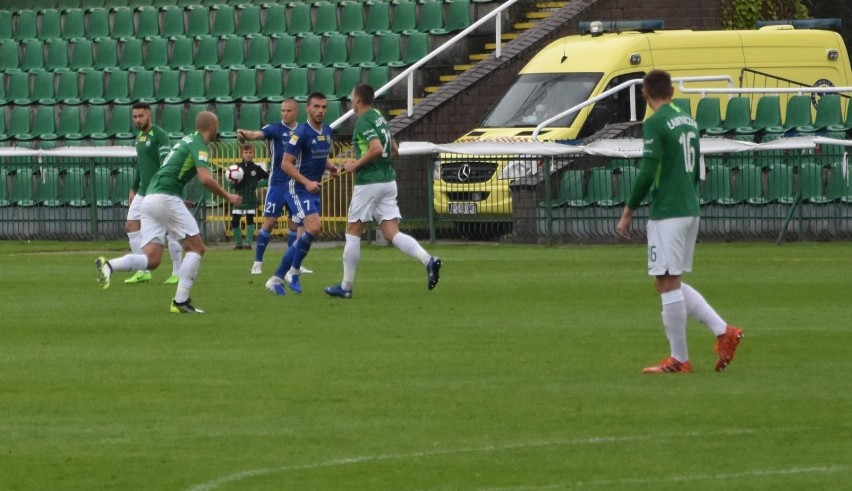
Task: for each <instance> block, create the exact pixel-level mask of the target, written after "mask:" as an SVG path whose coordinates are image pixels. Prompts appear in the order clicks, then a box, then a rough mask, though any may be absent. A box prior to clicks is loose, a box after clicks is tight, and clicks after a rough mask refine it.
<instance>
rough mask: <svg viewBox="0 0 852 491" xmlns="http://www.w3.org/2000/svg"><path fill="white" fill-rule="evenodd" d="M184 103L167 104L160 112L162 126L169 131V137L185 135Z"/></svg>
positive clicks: (160, 124)
mask: <svg viewBox="0 0 852 491" xmlns="http://www.w3.org/2000/svg"><path fill="white" fill-rule="evenodd" d="M182 120H183V105H182V104H165V105H164V106H163V110H162V112H161V113H160V123H159V126H160V128H162V129H163V131H165V132H166V133H168V135H169V138H171V139H174V138H181V137H183V121H182Z"/></svg>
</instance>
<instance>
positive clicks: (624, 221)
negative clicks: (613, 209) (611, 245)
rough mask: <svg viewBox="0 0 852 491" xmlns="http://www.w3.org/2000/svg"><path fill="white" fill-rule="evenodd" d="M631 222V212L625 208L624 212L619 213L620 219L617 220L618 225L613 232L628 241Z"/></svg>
mask: <svg viewBox="0 0 852 491" xmlns="http://www.w3.org/2000/svg"><path fill="white" fill-rule="evenodd" d="M631 221H633V210H631V209H630V208H628V207H626V206H625V207H624V211H622V212H621V219H619V220H618V225H616V226H615V230H616V232H618V235H620V236H621V238H623V239H627V240H629V239H630V222H631Z"/></svg>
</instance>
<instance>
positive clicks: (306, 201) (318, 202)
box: [285, 190, 322, 224]
mask: <svg viewBox="0 0 852 491" xmlns="http://www.w3.org/2000/svg"><path fill="white" fill-rule="evenodd" d="M285 199H286V203H287V204H286V206H287V208H288V209H289V210H290V216H291V217H292V218H293V221H294V222H296V223H297V224H301V223H302V222H303V221H304V220H305V217H306V216H308V215H318V214H319V212H320V210H321V209H322V197H321V196H320V195H319V194H311V193H309V192H307V191H305V190H301V191H291V192H288V193H287V196H286V198H285Z"/></svg>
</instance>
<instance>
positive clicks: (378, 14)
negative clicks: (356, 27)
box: [358, 0, 391, 34]
mask: <svg viewBox="0 0 852 491" xmlns="http://www.w3.org/2000/svg"><path fill="white" fill-rule="evenodd" d="M358 3H360V2H358ZM390 4H391V3H390V2H386V1H383V0H370V1H368V2H365V3H364V5H367V6H368V7H369V10H368V11H367V23H366V25H365V26H364V30H365V31H366V32H368V33H370V34H383V33H385V32H390V29H391V23H390V19H391V15H390Z"/></svg>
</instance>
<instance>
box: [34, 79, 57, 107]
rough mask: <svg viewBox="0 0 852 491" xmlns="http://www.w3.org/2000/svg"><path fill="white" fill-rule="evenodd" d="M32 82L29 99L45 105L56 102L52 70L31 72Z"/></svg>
mask: <svg viewBox="0 0 852 491" xmlns="http://www.w3.org/2000/svg"><path fill="white" fill-rule="evenodd" d="M32 84H33V87H32V91H31V92H30V99H32V100H33V101H34V102H38V103H39V104H41V105H46V106H50V105H53V104H56V94H55V92H54V87H53V86H54V76H53V72H41V71H39V72H32Z"/></svg>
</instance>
